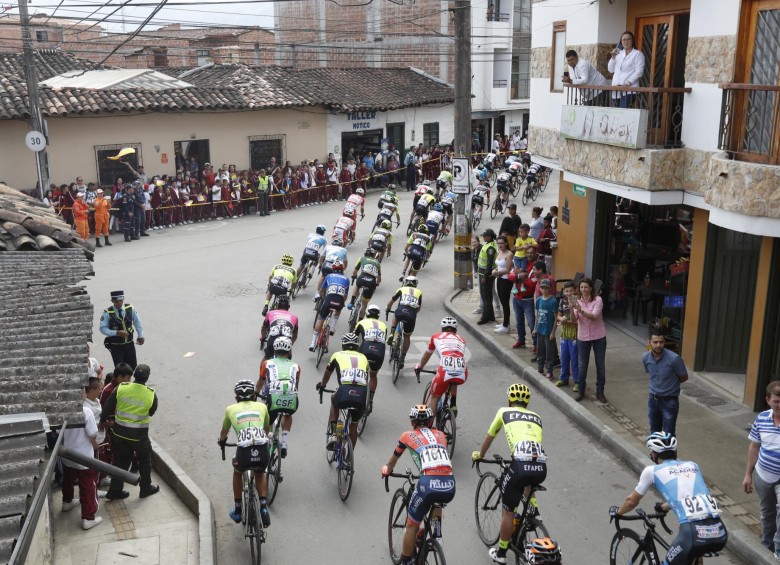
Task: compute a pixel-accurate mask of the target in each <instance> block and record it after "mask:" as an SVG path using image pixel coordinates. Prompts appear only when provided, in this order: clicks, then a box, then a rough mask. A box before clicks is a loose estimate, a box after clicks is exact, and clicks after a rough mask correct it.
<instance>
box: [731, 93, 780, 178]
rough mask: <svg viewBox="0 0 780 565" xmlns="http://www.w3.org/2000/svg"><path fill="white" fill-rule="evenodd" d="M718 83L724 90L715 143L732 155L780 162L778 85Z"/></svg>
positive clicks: (752, 159) (766, 162)
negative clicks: (717, 136) (717, 137)
mask: <svg viewBox="0 0 780 565" xmlns="http://www.w3.org/2000/svg"><path fill="white" fill-rule="evenodd" d="M718 86H719V87H720V88H721V89H722V90H723V104H722V105H721V108H720V135H719V139H718V147H719V148H720V149H722V150H723V151H727V152H728V153H729V155H730V157H731V158H732V159H737V160H740V161H751V162H754V163H765V164H767V165H780V86H766V85H760V84H734V83H726V84H720V85H718Z"/></svg>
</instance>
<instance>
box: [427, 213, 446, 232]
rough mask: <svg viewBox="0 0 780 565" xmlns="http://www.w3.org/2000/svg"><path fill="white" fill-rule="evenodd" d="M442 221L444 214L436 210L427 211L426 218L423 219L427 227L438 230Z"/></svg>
mask: <svg viewBox="0 0 780 565" xmlns="http://www.w3.org/2000/svg"><path fill="white" fill-rule="evenodd" d="M443 221H444V214H443V213H442V212H439V211H437V210H431V211H430V212H428V219H427V220H426V221H425V223H426V225H427V226H428V228H429V229H434V230H438V229H439V225H440V224H441V223H442V222H443Z"/></svg>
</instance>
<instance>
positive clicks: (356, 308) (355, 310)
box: [349, 279, 366, 332]
mask: <svg viewBox="0 0 780 565" xmlns="http://www.w3.org/2000/svg"><path fill="white" fill-rule="evenodd" d="M352 284H355V279H352ZM365 290H366V287H364V286H361V287H360V288H359V289H358V295H357V299H356V300H355V303H354V304H353V305H352V310H350V312H349V331H350V332H354V331H355V326H357V325H358V322H359V321H360V311H361V310H362V309H363V292H364V291H365Z"/></svg>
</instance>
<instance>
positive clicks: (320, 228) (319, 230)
mask: <svg viewBox="0 0 780 565" xmlns="http://www.w3.org/2000/svg"><path fill="white" fill-rule="evenodd" d="M326 229H327V228H326V227H325V226H323V225H322V224H320V225H318V226H317V234H318V235H325V230H326Z"/></svg>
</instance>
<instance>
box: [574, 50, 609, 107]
mask: <svg viewBox="0 0 780 565" xmlns="http://www.w3.org/2000/svg"><path fill="white" fill-rule="evenodd" d="M566 64H567V65H569V76H566V75H564V76H563V83H564V84H568V85H572V84H575V85H588V86H592V87H595V86H605V85H607V84H609V82H608V81H607V79H606V78H604V75H602V74H601V73H600V72H598V71H597V70H596V69H595V68H594V67H593V65H591V64H590V63H589V62H588V61H586V60H585V59H580V58H579V56H578V55H577V52H576V51H575V50H574V49H569V50H568V51H567V52H566ZM580 94H581V99H582V101H583V102H584V104H586V105H589V106H606V100H605V96H604V91H603V90H598V89H595V88H594V89H585V90H582V91H580Z"/></svg>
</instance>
